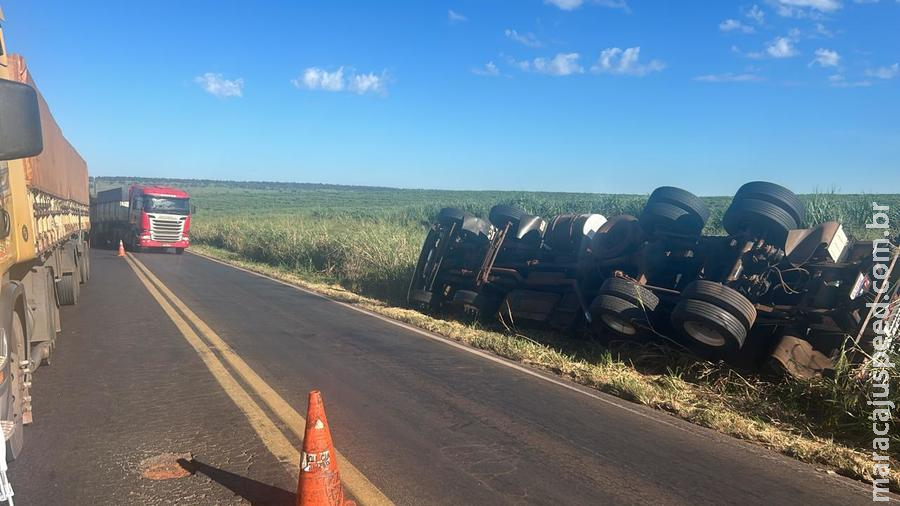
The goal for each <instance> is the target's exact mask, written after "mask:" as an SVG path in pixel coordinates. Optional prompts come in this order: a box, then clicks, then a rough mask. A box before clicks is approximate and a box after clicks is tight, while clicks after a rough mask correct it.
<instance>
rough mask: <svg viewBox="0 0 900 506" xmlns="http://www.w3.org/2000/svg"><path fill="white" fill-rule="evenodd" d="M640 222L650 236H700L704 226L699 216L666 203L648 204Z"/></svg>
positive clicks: (642, 212)
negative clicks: (660, 234)
mask: <svg viewBox="0 0 900 506" xmlns="http://www.w3.org/2000/svg"><path fill="white" fill-rule="evenodd" d="M639 221H640V223H641V226H642V227H644V230H645V231H646V232H647V233H648V234H655V233H670V234H678V235H700V232H702V231H703V225H704V221H703V219H702V218H701V217H700V216H699V215H698V214H696V213H694V212H692V211H687V210H685V209H682V208H681V207H678V206H676V205H675V204H669V203H666V202H648V203H647V205H645V206H644V209H643V210H642V211H641V216H640V218H639Z"/></svg>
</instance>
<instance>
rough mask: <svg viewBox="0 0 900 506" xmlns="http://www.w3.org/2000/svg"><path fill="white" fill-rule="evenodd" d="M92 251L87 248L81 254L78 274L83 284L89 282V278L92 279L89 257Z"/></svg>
mask: <svg viewBox="0 0 900 506" xmlns="http://www.w3.org/2000/svg"><path fill="white" fill-rule="evenodd" d="M89 256H90V253H88V251H87V250H85V252H84V253H82V254H81V256H80V257H78V258H79V260H80V262H78V276H79V278H80V281H81V284H84V283H87V282H88V280H89V279H91V271H90V268H91V267H90V261H89V260H88V257H89Z"/></svg>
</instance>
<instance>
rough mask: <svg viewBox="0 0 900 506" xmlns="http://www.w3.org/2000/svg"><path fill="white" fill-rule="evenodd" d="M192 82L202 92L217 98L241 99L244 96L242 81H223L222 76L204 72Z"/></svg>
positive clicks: (238, 79) (239, 79)
mask: <svg viewBox="0 0 900 506" xmlns="http://www.w3.org/2000/svg"><path fill="white" fill-rule="evenodd" d="M194 82H195V83H197V84H199V85H200V87H201V88H203V90H204V91H206V92H207V93H209V94H210V95H213V96H215V97H219V98H227V97H242V96H244V80H243V79H241V78H237V79H225V78H224V77H223V76H222V74H214V73H212V72H206V73H205V74H203V75H200V76H197V77H195V78H194Z"/></svg>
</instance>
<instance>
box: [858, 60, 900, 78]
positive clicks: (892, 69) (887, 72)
mask: <svg viewBox="0 0 900 506" xmlns="http://www.w3.org/2000/svg"><path fill="white" fill-rule="evenodd" d="M866 75H867V76H871V77H877V78H878V79H893V78H895V77H897V76H900V64H898V63H895V64H893V65H888V66H886V67H878V68H875V69H868V70H866Z"/></svg>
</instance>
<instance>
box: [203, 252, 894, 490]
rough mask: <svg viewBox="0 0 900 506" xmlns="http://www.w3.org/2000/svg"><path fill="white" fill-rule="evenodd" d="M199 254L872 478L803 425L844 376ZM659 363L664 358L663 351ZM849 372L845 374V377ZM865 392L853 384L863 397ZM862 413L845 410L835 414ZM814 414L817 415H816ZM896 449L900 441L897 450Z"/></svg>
mask: <svg viewBox="0 0 900 506" xmlns="http://www.w3.org/2000/svg"><path fill="white" fill-rule="evenodd" d="M194 251H196V252H200V253H203V254H206V255H209V256H212V257H215V258H218V259H220V260H224V261H226V262H228V263H231V264H234V265H237V266H240V267H243V268H245V269H248V270H251V271H254V272H258V273H261V274H265V275H267V276H271V277H273V278H276V279H280V280H283V281H287V282H289V283H292V284H295V285H298V286H301V287H304V288H306V289H309V290H312V291H315V292H318V293H321V294H323V295H326V296H328V297H330V298H332V299H335V300H338V301H341V302H346V303H349V304H353V305H355V306H358V307H360V308H363V309H366V310H368V311H372V312H374V313H378V314H381V315H384V316H387V317H390V318H393V319H395V320H398V321H401V322H404V323H407V324H411V325H415V326H417V327H419V328H422V329H424V330H428V331H430V332H433V333H436V334H439V335H442V336H445V337H448V338H450V339H453V340H455V341H458V342H461V343H465V344H467V345H469V346H473V347H476V348H480V349H483V350H487V351H490V352H492V353H495V354H497V355H499V356H502V357H505V358H508V359H511V360H515V361H517V362H521V363H523V364H527V365H530V366H533V367H536V368H539V369H542V370H545V371H550V372H553V373H555V374H558V375H559V376H561V377H564V378H567V379H569V380H571V381H574V382H576V383H579V384H581V385H585V386H588V387H591V388H595V389H597V390H600V391H603V392H607V393H610V394H613V395H616V396H618V397H621V398H623V399H627V400H630V401H633V402H636V403H639V404H644V405H646V406H651V407H654V408H657V409H661V410H664V411H667V412H669V413H672V414H674V415H676V416H678V417H681V418H683V419H685V420H688V421H690V422H693V423H696V424H698V425H702V426H704V427H709V428H711V429H715V430H717V431H719V432H722V433H725V434H729V435H731V436H734V437H737V438H740V439H744V440H747V441H751V442H753V443H757V444H761V445H764V446H766V447H767V448H770V449H772V450H774V451H778V452H780V453H783V454H785V455H788V456H791V457H794V458H797V459H798V460H801V461H803V462H807V463H810V464H814V465H818V466H823V467H826V468H829V469H831V470H834V471H835V472H837V473H838V474H841V475H844V476H848V477H851V478H855V479H858V480H864V481H869V480H870V479H871V477H870V470H871V461H870V458H871V457H870V455H869V452H868V451H867V449H866V448H865V447H864V446H863V445H862V444H861V443H860V442H859V441H860V440H859V439H858V438H855V437H848V438H845V439H846V440H847V441H848V442H844V441H841V442H839V441H836V440H835V438H834V436H832V437H822V436H820V435H817V433H822V432H823V431H822V430H819V429H815V428H813V427H812V425H813V424H812V423H811V422H810V420H808V419H806V418H805V415H808V413H806V412H804V411H803V409H798V407H797V406H796V404H797V403H799V402H803V400H805V401H806V402H808V403H810V404H816V403H819V402H825V403H827V402H829V399H828V398H829V396H832V395H834V392H835V390H836V389H845V388H847V384H848V383H846V382H847V381H855V380H848V378H847V376H845V377H843V378H839V380H841V381H843V382H845V383H841V382H838V381H837V380H828V381H826V380H822V381H821V382H819V383H812V384H807V383H804V384H800V383H787V384H781V385H772V384H767V383H765V382H762V381H760V380H757V379H748V378H743V377H741V376H739V375H738V374H737V373H735V372H734V371H732V370H730V369H728V368H726V367H722V366H719V365H716V364H709V363H705V362H697V361H696V360H694V359H692V358H690V357H680V356H678V354H677V352H673V351H671V350H667V351H665V357H664V358H665V359H666V363H667V364H668V365H667V366H665V367H664V368H662V369H661V370H660V366H659V363H658V362H659V361H656V360H653V349H649V350H648V349H646V348H645V349H641V350H639V351H638V352H636V353H632V352H631V351H629V350H627V349H624V350H619V351H617V352H616V354H615V355H613V353H612V352H611V351H610V350H606V349H604V348H602V347H599V346H597V345H594V344H592V343H590V342H587V343H585V342H582V344H575V345H573V344H572V340H571V339H566V338H565V337H562V336H558V335H554V334H551V333H546V334H545V333H540V332H530V333H529V335H528V336H523V335H520V334H518V333H515V332H498V331H494V330H491V329H484V328H479V327H477V326H474V325H467V324H463V323H460V322H456V321H446V320H439V319H435V318H432V317H429V316H426V315H423V314H421V313H419V312H417V311H413V310H409V309H403V308H399V307H393V306H390V305H388V304H386V303H384V302H382V301H379V300H376V299H372V298H368V297H364V296H361V295H358V294H356V293H353V292H352V291H348V290H347V289H345V288H343V287H341V286H340V285H336V284H327V283H322V282H321V279H315V278H311V277H310V276H308V275H304V276H300V275H298V274H297V273H296V271H293V272H292V270H291V269H289V268H285V267H273V266H271V265H269V264H266V263H262V262H256V261H248V260H246V259H244V258H243V257H241V256H240V255H237V254H235V253H232V252H229V251H227V250H223V249H220V248H216V247H210V246H195V247H194ZM301 273H302V271H301ZM659 355H660V356H662V352H661V353H659ZM648 357H649V359H648ZM673 357H674V358H673ZM642 361H649V362H650V365H649V366H648V365H646V364H644V363H642ZM850 372H851V371H847V375H848V376H849V374H850ZM892 386H893V385H892ZM863 387H864V385H856V388H857V389H859V390H860V395H862V391H863ZM773 396H774V397H773ZM863 404H864V403H863ZM807 407H808V406H807ZM800 408H803V406H800ZM858 408H859V407H858V406H851V407H840V406H839V407H838V410H847V409H858ZM813 411H814V410H813ZM813 416H819V415H816V414H815V413H814V414H813ZM854 416H857V417H858V416H861V415H860V414H855V415H854ZM898 443H900V442H897V441H895V442H894V444H895V445H896V444H898ZM890 487H891V488H892V489H893V490H895V491H898V490H900V472H898V471H896V470H894V471H893V472H892V474H891V476H890Z"/></svg>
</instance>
